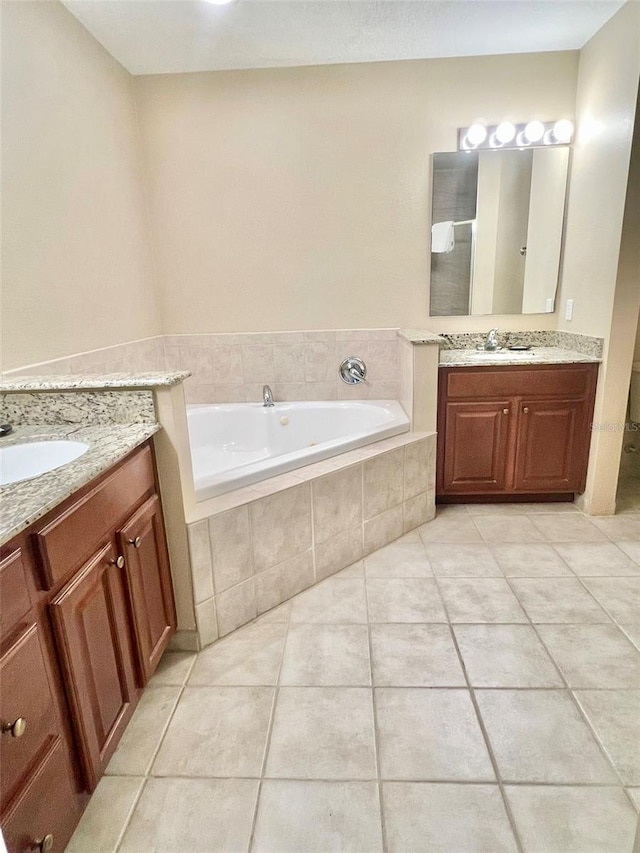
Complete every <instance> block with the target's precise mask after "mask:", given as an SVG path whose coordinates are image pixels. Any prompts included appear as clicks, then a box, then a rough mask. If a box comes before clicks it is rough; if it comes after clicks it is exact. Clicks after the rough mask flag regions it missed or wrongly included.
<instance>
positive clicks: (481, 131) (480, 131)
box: [467, 124, 487, 145]
mask: <svg viewBox="0 0 640 853" xmlns="http://www.w3.org/2000/svg"><path fill="white" fill-rule="evenodd" d="M486 138H487V128H486V127H485V126H484V125H483V124H472V125H471V127H470V128H469V130H468V131H467V139H468V140H469V142H470V143H471V145H482V143H483V142H484V141H485V139H486Z"/></svg>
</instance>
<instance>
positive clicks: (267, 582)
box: [255, 550, 314, 613]
mask: <svg viewBox="0 0 640 853" xmlns="http://www.w3.org/2000/svg"><path fill="white" fill-rule="evenodd" d="M255 580H256V603H257V607H258V613H264V612H265V611H266V610H270V609H271V608H272V607H275V606H276V605H277V604H280V603H281V602H283V601H286V600H287V599H288V598H291V596H292V595H296V593H298V592H302V590H303V589H307V587H310V586H311V585H312V584H313V583H314V576H313V554H312V552H311V550H308V551H305V553H304V554H298V555H297V556H296V557H293V558H292V559H290V560H286V561H285V562H283V563H280V565H278V566H274V567H273V568H271V569H267V570H266V571H264V572H260V574H258V575H256V579H255Z"/></svg>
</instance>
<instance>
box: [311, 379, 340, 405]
mask: <svg viewBox="0 0 640 853" xmlns="http://www.w3.org/2000/svg"><path fill="white" fill-rule="evenodd" d="M337 399H338V386H337V381H336V380H335V379H334V380H333V381H332V380H327V381H326V382H308V381H307V383H306V397H305V400H337Z"/></svg>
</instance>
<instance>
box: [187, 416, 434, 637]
mask: <svg viewBox="0 0 640 853" xmlns="http://www.w3.org/2000/svg"><path fill="white" fill-rule="evenodd" d="M435 439H436V437H435V434H429V435H427V434H416V433H410V434H406V435H404V436H397V437H396V438H392V439H387V440H385V441H382V442H378V443H377V444H375V445H370V446H369V447H366V448H363V449H361V450H355V451H351V453H347V454H343V455H342V456H340V457H336V458H334V459H332V460H328V461H327V462H320V463H317V464H316V465H311V466H307V467H306V468H302V469H299V471H297V472H295V474H285V475H282V476H281V477H279V478H273V479H272V480H271V481H266V482H265V488H266V489H274V488H278V487H279V491H276V492H275V493H273V494H266V495H262V496H261V495H260V491H259V490H256V489H255V487H254V489H253V495H252V499H251V498H249V497H248V496H249V495H250V494H251V492H250V489H249V488H247V489H240V490H238V491H237V492H235V493H231V494H230V495H222V496H220V498H214V499H212V502H210V505H211V506H214V505H215V504H214V503H213V502H216V501H217V502H218V506H219V507H220V510H219V511H218V512H212V513H211V515H210V516H209V517H207V518H203V519H201V520H199V521H196V522H195V523H191V524H189V526H188V534H189V548H190V554H191V564H192V573H193V586H194V595H195V600H196V616H197V623H198V631H199V635H200V642H201V645H203V646H204V645H207V644H209V643H211V642H213V641H214V640H215V639H216V638H217V637H219V636H220V637H222V636H224V635H226V634H228V633H230V632H231V631H233V630H235V629H236V628H238V627H240V626H241V625H244V624H245V623H247V622H250V621H251V620H252V619H255V618H256V616H258V615H260V614H261V613H265V612H266V611H268V610H271V609H272V608H274V607H277V606H278V605H279V604H281V603H282V602H284V601H286V600H287V599H289V598H291V597H292V596H293V595H295V594H296V593H298V592H301V591H302V590H303V589H306V588H308V587H310V586H312V585H313V584H315V583H317V582H318V581H321V580H323V579H324V578H327V577H329V576H330V575H332V574H334V573H335V572H337V571H339V570H341V569H343V568H344V567H345V566H348V565H350V564H351V563H354V562H356V561H357V560H359V559H361V558H362V556H363V555H365V554H369V553H371V552H372V551H375V550H376V549H378V548H380V547H382V546H383V545H386V544H387V543H389V542H391V541H393V540H394V539H397V538H398V537H400V536H402V534H403V533H406V532H407V531H410V530H413V529H414V528H415V527H418V526H420V525H421V524H424V523H425V522H427V521H429V520H430V519H431V518H433V516H434V513H435V495H434V482H435ZM301 478H306V479H301ZM274 480H279V481H280V482H279V483H274ZM234 501H235V502H239V505H236V506H234V507H233V508H228V507H229V506H230V504H232V503H233V502H234Z"/></svg>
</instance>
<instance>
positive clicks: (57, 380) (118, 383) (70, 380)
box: [0, 370, 191, 393]
mask: <svg viewBox="0 0 640 853" xmlns="http://www.w3.org/2000/svg"><path fill="white" fill-rule="evenodd" d="M190 376H191V373H190V372H189V371H188V370H173V371H157V372H155V373H96V374H84V373H74V374H69V375H67V376H56V375H55V374H51V375H48V376H46V375H45V376H16V377H15V378H13V377H11V376H3V377H2V381H1V382H0V393H2V392H3V391H10V392H15V391H99V390H101V389H105V388H120V389H122V390H126V389H132V388H150V389H153V388H167V387H170V386H171V385H179V384H180V382H184V380H185V379H188V378H189V377H190Z"/></svg>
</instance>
